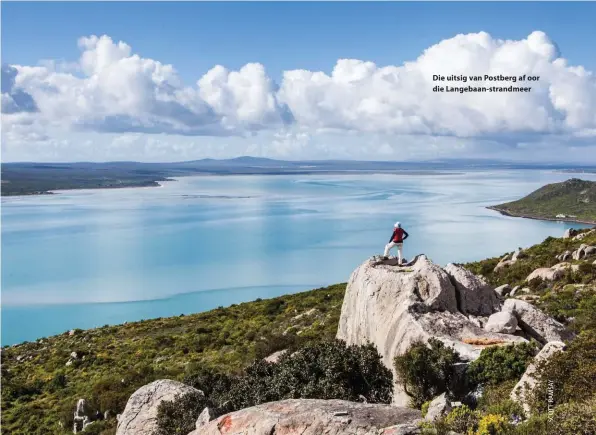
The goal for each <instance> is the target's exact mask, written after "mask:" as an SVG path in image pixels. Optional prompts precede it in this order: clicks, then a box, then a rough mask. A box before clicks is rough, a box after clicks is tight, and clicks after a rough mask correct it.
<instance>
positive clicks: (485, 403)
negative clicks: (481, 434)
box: [478, 380, 525, 418]
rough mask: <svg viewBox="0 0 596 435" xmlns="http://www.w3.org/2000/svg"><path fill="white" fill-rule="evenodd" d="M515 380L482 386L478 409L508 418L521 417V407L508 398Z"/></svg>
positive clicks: (522, 412)
mask: <svg viewBox="0 0 596 435" xmlns="http://www.w3.org/2000/svg"><path fill="white" fill-rule="evenodd" d="M515 384H516V381H515V380H510V381H506V382H503V383H500V384H498V385H488V386H486V387H485V388H484V391H483V393H482V396H481V397H480V400H479V401H478V409H479V410H481V411H482V412H484V413H487V414H499V415H504V416H507V417H509V418H523V417H524V415H525V413H524V409H523V407H522V406H521V405H520V404H519V403H518V402H514V401H513V400H511V399H510V398H509V394H510V393H511V390H512V389H513V387H514V386H515Z"/></svg>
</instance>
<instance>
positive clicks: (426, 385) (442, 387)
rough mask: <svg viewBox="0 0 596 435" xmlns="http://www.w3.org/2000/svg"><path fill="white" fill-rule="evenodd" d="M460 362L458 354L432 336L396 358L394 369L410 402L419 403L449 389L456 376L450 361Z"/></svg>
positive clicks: (414, 404) (419, 404) (417, 405)
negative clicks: (426, 341)
mask: <svg viewBox="0 0 596 435" xmlns="http://www.w3.org/2000/svg"><path fill="white" fill-rule="evenodd" d="M457 362H460V356H459V354H458V353H457V352H456V351H455V350H453V349H452V348H450V347H447V346H445V345H444V344H443V343H442V342H441V341H439V340H437V339H434V338H431V339H430V340H429V341H428V344H426V343H424V342H422V341H419V342H417V343H414V344H413V345H412V346H410V348H409V349H408V350H407V351H406V352H405V353H404V354H403V355H400V356H397V357H396V358H395V369H396V372H397V376H398V378H399V381H400V382H401V383H402V384H403V386H404V391H405V392H406V394H407V395H408V396H410V399H411V405H412V406H413V407H415V408H420V407H421V406H422V404H423V403H424V402H426V401H428V400H432V399H433V398H434V397H436V396H438V395H439V394H441V393H444V392H446V391H448V388H449V385H450V383H451V381H452V379H453V377H454V376H455V373H454V370H453V365H454V364H455V363H457Z"/></svg>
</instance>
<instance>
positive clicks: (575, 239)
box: [572, 229, 596, 242]
mask: <svg viewBox="0 0 596 435" xmlns="http://www.w3.org/2000/svg"><path fill="white" fill-rule="evenodd" d="M594 232H596V230H594V229H591V230H590V231H586V232H585V233H581V234H578V235H576V236H575V237H573V239H572V240H573V241H574V242H577V241H579V240H583V239H585V238H586V237H588V236H591V235H592V234H594Z"/></svg>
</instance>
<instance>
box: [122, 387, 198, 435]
mask: <svg viewBox="0 0 596 435" xmlns="http://www.w3.org/2000/svg"><path fill="white" fill-rule="evenodd" d="M187 393H193V394H197V395H203V392H202V391H200V390H197V389H195V388H192V387H190V386H188V385H185V384H183V383H181V382H177V381H172V380H170V379H161V380H158V381H154V382H151V383H150V384H147V385H145V386H143V387H141V388H139V389H138V390H137V391H135V392H134V393H133V395H132V396H130V398H129V399H128V402H127V403H126V407H125V408H124V412H123V413H122V415H120V418H119V419H118V428H117V430H116V435H154V434H156V433H157V408H158V406H159V404H160V403H161V402H163V401H164V400H174V399H175V398H176V396H183V395H185V394H187Z"/></svg>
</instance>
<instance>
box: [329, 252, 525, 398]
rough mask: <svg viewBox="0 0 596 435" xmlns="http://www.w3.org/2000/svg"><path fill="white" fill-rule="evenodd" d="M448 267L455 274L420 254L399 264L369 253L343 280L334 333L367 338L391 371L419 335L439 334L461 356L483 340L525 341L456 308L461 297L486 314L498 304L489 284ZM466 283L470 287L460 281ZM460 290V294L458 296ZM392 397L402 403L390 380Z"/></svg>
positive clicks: (473, 353) (474, 353) (471, 354)
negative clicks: (483, 324)
mask: <svg viewBox="0 0 596 435" xmlns="http://www.w3.org/2000/svg"><path fill="white" fill-rule="evenodd" d="M450 270H451V273H452V274H453V276H456V277H457V279H455V278H452V276H450V275H449V274H448V273H447V271H446V270H444V269H443V268H441V267H440V266H438V265H436V264H433V263H432V262H431V261H430V260H429V259H428V258H427V257H426V256H424V255H421V256H418V257H416V259H415V260H413V261H412V262H411V263H409V264H408V265H402V266H397V265H391V264H386V263H384V262H378V261H375V260H374V259H372V260H368V261H366V262H364V263H363V264H362V265H360V266H359V267H358V268H357V269H356V270H355V271H354V272H353V273H352V275H351V277H350V280H349V282H348V286H347V289H346V294H345V297H344V301H343V305H342V310H341V316H340V320H339V328H338V332H337V338H339V339H341V340H345V341H346V342H347V343H348V344H366V343H367V342H371V343H373V344H374V345H375V346H376V347H377V349H378V351H379V353H380V354H381V356H382V358H383V363H384V364H385V366H386V367H388V368H389V369H390V370H392V371H393V373H394V374H395V372H394V370H395V369H394V365H393V360H394V358H395V357H396V356H397V355H401V354H403V353H404V352H405V351H406V350H407V349H408V348H409V347H410V346H411V345H412V344H413V343H414V342H416V341H419V340H421V341H427V340H428V339H429V338H431V337H434V338H437V339H439V340H442V341H443V342H444V343H446V344H447V345H449V346H453V347H454V348H455V350H456V351H458V352H459V353H460V355H461V356H462V358H464V359H467V360H473V359H476V358H477V357H478V356H479V355H480V352H481V351H482V349H483V348H484V347H485V344H486V343H492V344H507V343H512V342H520V341H526V340H525V339H524V338H523V337H518V336H514V335H509V334H499V333H494V332H490V331H485V330H484V329H482V328H481V327H479V323H477V322H474V321H472V320H470V318H469V317H468V316H467V315H466V314H464V313H462V312H461V311H460V310H459V309H458V300H465V301H466V302H465V305H464V306H465V307H466V310H471V311H474V312H485V313H487V314H492V312H494V311H497V310H499V306H498V297H497V295H496V294H494V292H493V295H494V296H493V297H491V296H488V295H486V294H485V292H487V291H488V290H489V289H488V288H486V287H484V286H482V285H479V284H478V282H477V281H476V280H475V279H473V278H471V277H470V276H469V275H468V274H466V273H464V272H463V271H461V270H460V268H459V267H455V266H452V267H450ZM452 280H453V281H454V282H455V285H454V283H453V282H452ZM470 283H471V284H472V285H471V287H470V288H468V287H466V286H467V285H468V284H470ZM491 291H492V290H491ZM461 293H465V296H463V297H460V294H461ZM481 301H486V303H487V304H488V305H487V307H482V308H481V307H480V306H479V305H478V303H482V302H481ZM493 310H494V311H493ZM394 378H395V377H394ZM393 400H394V403H395V404H396V405H401V406H406V405H407V404H408V402H409V398H408V396H407V395H406V394H405V392H404V391H403V387H402V386H401V385H398V384H395V386H394V398H393Z"/></svg>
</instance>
